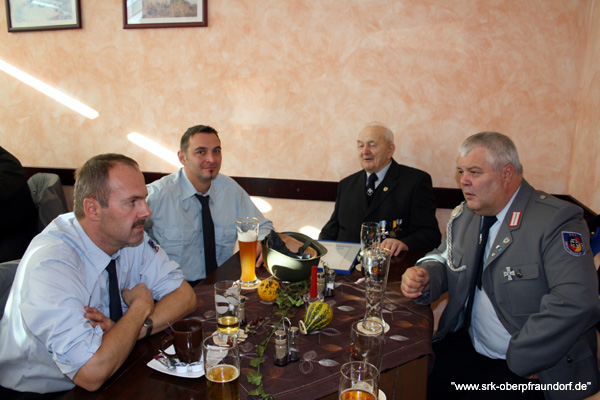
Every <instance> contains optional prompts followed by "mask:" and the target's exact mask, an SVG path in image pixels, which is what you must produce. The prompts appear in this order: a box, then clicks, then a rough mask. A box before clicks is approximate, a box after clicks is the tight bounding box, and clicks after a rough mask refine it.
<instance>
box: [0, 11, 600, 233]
mask: <svg viewBox="0 0 600 400" xmlns="http://www.w3.org/2000/svg"><path fill="white" fill-rule="evenodd" d="M81 3H82V19H83V29H76V30H60V31H42V32H20V33H9V32H7V29H6V18H5V12H6V11H5V10H4V9H3V8H2V7H0V9H1V11H0V60H3V61H5V62H8V63H10V64H11V65H13V66H15V67H18V68H20V69H22V70H24V71H25V72H27V73H29V74H31V75H33V76H35V77H36V78H39V79H41V80H42V81H44V82H46V83H48V84H49V85H51V86H54V87H57V88H58V89H60V90H62V91H64V92H66V93H67V94H69V95H71V96H73V97H75V98H77V99H78V100H80V101H82V102H83V103H85V104H87V105H89V106H90V107H92V108H94V109H96V110H97V111H98V112H99V114H100V116H99V117H98V118H97V119H94V120H88V119H86V118H84V117H82V116H80V115H79V114H76V113H74V112H73V111H71V110H70V109H68V108H66V107H64V106H62V105H61V104H58V103H56V102H54V101H53V100H51V99H49V98H47V97H45V96H44V95H41V94H39V93H38V92H36V91H34V90H33V89H31V88H30V87H28V86H26V85H24V84H22V83H20V82H18V81H16V80H15V79H13V78H12V77H10V76H8V75H6V74H4V73H2V72H0V145H2V146H3V147H5V148H7V149H8V150H9V151H11V152H13V154H15V155H16V156H17V157H18V158H19V159H20V160H21V161H22V163H23V164H24V165H28V166H42V167H71V168H74V167H77V166H79V165H80V164H81V163H83V162H84V161H85V160H86V159H88V158H89V157H91V156H93V155H95V154H98V153H102V152H121V153H125V154H127V155H130V156H131V157H133V158H135V159H136V160H138V162H139V163H140V165H141V168H142V169H143V170H146V171H160V172H170V171H174V170H175V169H176V167H174V166H172V165H170V164H169V163H167V162H166V161H163V160H161V159H159V158H157V157H156V156H154V155H152V154H151V153H148V152H147V151H145V150H143V149H141V148H139V147H137V146H136V145H134V144H133V143H131V142H130V141H129V140H128V139H127V137H126V136H127V134H129V133H130V132H133V131H135V132H138V133H141V134H143V135H145V136H147V137H148V138H150V139H152V140H154V141H156V142H158V143H159V144H162V145H163V146H165V147H168V148H170V149H172V150H174V151H175V150H176V149H177V146H178V141H179V138H180V136H181V134H182V133H183V132H184V130H185V129H186V128H187V127H189V126H191V125H195V124H198V123H204V124H209V125H212V126H214V127H215V128H216V129H217V130H219V132H220V135H221V138H222V142H223V148H224V163H223V167H222V172H223V173H225V174H228V175H233V176H254V177H269V178H288V179H308V180H327V181H337V180H340V179H341V178H343V177H345V176H347V175H349V174H350V173H352V172H354V171H356V170H358V168H359V164H358V161H357V157H356V154H355V153H356V152H355V140H356V135H357V133H358V131H359V130H360V129H361V128H362V127H363V125H364V124H366V123H368V122H370V121H374V120H376V121H381V122H383V123H384V124H387V125H388V126H389V127H391V128H392V130H394V132H396V146H397V150H396V154H395V158H396V160H398V161H399V162H401V163H405V164H407V165H411V166H414V167H417V168H421V169H424V170H426V171H428V172H429V173H430V174H431V175H432V178H433V183H434V185H435V186H442V187H457V181H456V173H455V168H454V165H455V159H456V148H457V146H458V145H459V144H460V142H461V141H462V140H463V139H464V138H465V137H466V136H468V135H470V134H472V133H476V132H478V131H482V130H497V131H500V132H503V133H506V134H508V135H509V136H511V137H512V138H513V139H514V140H515V142H516V144H517V147H518V149H519V150H520V154H521V158H522V162H523V164H524V167H525V172H526V177H527V179H528V180H529V181H530V183H532V184H533V185H534V186H536V187H537V188H539V189H543V190H546V191H548V192H550V193H568V194H571V195H573V196H574V197H576V198H577V199H579V200H580V201H582V202H583V203H584V204H586V205H587V206H589V207H591V208H592V209H594V210H596V211H598V210H600V192H599V191H598V190H596V187H595V186H596V185H594V184H593V182H598V181H599V175H600V169H599V168H598V167H599V163H600V160H599V157H598V155H599V154H600V151H599V150H600V144H599V143H598V141H599V140H600V138H599V137H598V130H599V126H600V123H599V117H598V115H599V114H600V113H598V109H599V107H598V103H599V102H600V81H599V79H600V78H599V76H600V68H599V67H598V66H599V65H600V63H599V61H600V60H599V58H600V50H599V47H600V35H599V30H600V15H599V8H600V0H528V1H520V0H481V1H463V0H458V1H451V2H440V1H438V0H421V1H418V2H417V1H412V0H401V1H399V0H344V1H341V0H328V1H319V2H315V1H310V0H294V1H281V0H227V1H218V0H208V24H209V26H208V27H207V28H179V29H174V28H165V29H133V30H124V29H123V28H122V26H123V16H122V0H103V1H91V0H82V1H81ZM265 200H267V201H269V202H271V204H272V206H273V207H274V210H273V211H272V212H271V213H270V214H268V216H270V217H271V218H272V219H273V220H274V222H275V223H276V226H277V228H278V229H280V230H298V229H299V227H301V226H304V225H313V226H315V227H317V228H320V227H321V226H322V225H323V223H324V222H325V221H326V220H327V219H328V217H329V214H330V213H331V211H332V210H333V204H332V203H328V202H299V201H291V200H275V199H265Z"/></svg>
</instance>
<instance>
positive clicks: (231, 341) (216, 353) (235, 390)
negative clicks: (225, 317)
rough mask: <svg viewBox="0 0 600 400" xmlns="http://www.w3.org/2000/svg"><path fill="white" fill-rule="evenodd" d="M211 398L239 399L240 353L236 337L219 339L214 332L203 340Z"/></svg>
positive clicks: (209, 395)
mask: <svg viewBox="0 0 600 400" xmlns="http://www.w3.org/2000/svg"><path fill="white" fill-rule="evenodd" d="M202 352H203V356H204V371H205V375H206V388H207V391H208V399H209V400H239V398H240V353H239V349H238V345H237V340H236V338H235V337H229V338H228V339H227V341H224V342H223V341H221V340H219V336H218V335H217V334H214V335H212V336H209V337H207V338H206V339H204V341H203V342H202Z"/></svg>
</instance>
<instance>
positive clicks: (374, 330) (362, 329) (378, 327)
mask: <svg viewBox="0 0 600 400" xmlns="http://www.w3.org/2000/svg"><path fill="white" fill-rule="evenodd" d="M384 344H385V336H384V326H383V325H382V324H381V323H379V322H377V321H373V320H366V321H365V320H360V321H356V322H355V323H353V324H352V330H351V331H350V359H349V361H364V362H368V363H370V364H373V365H374V366H376V367H377V369H378V370H379V371H381V364H382V362H383V346H384Z"/></svg>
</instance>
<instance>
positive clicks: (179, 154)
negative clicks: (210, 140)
mask: <svg viewBox="0 0 600 400" xmlns="http://www.w3.org/2000/svg"><path fill="white" fill-rule="evenodd" d="M177 158H179V162H180V163H181V165H185V153H184V152H183V151H181V150H178V151H177Z"/></svg>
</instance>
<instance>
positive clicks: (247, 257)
mask: <svg viewBox="0 0 600 400" xmlns="http://www.w3.org/2000/svg"><path fill="white" fill-rule="evenodd" d="M235 225H236V228H237V237H238V242H239V245H240V264H241V265H242V275H241V277H240V284H241V285H242V289H256V288H257V287H258V284H259V283H260V281H259V280H258V278H256V270H255V268H256V247H257V245H258V228H259V222H258V218H254V217H243V218H238V219H236V220H235Z"/></svg>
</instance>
